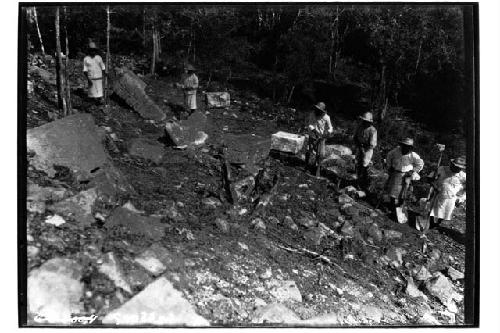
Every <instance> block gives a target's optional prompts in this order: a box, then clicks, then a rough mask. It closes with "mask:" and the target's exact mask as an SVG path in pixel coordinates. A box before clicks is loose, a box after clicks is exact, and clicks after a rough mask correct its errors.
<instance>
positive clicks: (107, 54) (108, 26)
mask: <svg viewBox="0 0 500 333" xmlns="http://www.w3.org/2000/svg"><path fill="white" fill-rule="evenodd" d="M109 14H110V11H109V6H107V7H106V20H107V28H106V76H105V77H104V104H105V105H106V106H107V105H108V97H109V91H108V81H109V80H108V78H109V73H110V70H109V60H110V59H109V58H110V57H111V54H110V50H109V35H110V31H111V20H110V17H109Z"/></svg>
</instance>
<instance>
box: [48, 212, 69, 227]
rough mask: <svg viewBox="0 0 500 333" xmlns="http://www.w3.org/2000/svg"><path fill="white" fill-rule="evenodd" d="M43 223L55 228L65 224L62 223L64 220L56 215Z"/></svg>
mask: <svg viewBox="0 0 500 333" xmlns="http://www.w3.org/2000/svg"><path fill="white" fill-rule="evenodd" d="M45 223H48V224H53V225H55V226H56V227H58V226H60V225H63V224H64V223H66V221H64V219H63V218H62V217H61V216H59V215H57V214H56V215H54V216H49V217H47V219H46V220H45Z"/></svg>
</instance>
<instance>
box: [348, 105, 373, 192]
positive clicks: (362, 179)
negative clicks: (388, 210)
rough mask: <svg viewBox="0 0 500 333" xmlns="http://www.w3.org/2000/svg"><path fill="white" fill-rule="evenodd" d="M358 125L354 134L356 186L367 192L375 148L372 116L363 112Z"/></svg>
mask: <svg viewBox="0 0 500 333" xmlns="http://www.w3.org/2000/svg"><path fill="white" fill-rule="evenodd" d="M359 119H360V121H361V122H360V124H359V125H358V128H357V129H356V132H355V134H354V144H355V145H356V174H357V176H358V186H359V187H360V189H362V190H363V191H367V190H368V185H369V180H368V168H369V166H370V163H371V161H372V157H373V149H374V148H375V147H376V146H377V130H376V129H375V127H374V126H373V114H372V113H371V112H365V113H364V114H363V115H362V116H360V117H359Z"/></svg>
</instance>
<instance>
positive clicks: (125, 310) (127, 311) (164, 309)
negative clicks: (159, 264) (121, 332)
mask: <svg viewBox="0 0 500 333" xmlns="http://www.w3.org/2000/svg"><path fill="white" fill-rule="evenodd" d="M102 322H103V324H114V325H164V326H209V322H208V321H207V320H206V319H205V318H203V317H201V316H200V315H198V314H197V313H196V312H195V310H194V308H193V306H192V305H191V304H189V302H188V301H187V300H186V299H185V298H184V296H183V295H182V293H181V292H180V291H178V290H176V289H175V288H174V286H173V285H172V283H170V281H168V280H167V279H166V278H164V277H161V278H159V279H157V280H156V281H154V282H153V283H151V284H149V285H148V286H147V287H146V288H145V289H144V290H143V291H141V292H140V293H139V294H137V295H135V296H134V297H133V298H132V299H130V300H129V301H128V302H126V303H125V304H123V305H122V306H121V307H119V308H118V309H116V310H114V311H111V312H110V313H108V314H107V315H106V317H104V319H103V320H102Z"/></svg>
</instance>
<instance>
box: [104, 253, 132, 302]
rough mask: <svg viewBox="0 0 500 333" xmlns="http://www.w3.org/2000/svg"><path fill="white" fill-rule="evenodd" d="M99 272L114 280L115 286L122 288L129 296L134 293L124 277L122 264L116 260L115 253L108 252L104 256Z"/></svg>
mask: <svg viewBox="0 0 500 333" xmlns="http://www.w3.org/2000/svg"><path fill="white" fill-rule="evenodd" d="M98 270H99V272H101V273H102V274H104V275H106V276H107V277H108V278H109V279H110V280H112V281H113V282H114V283H115V286H117V287H119V288H122V289H123V290H125V291H126V292H128V293H129V294H131V293H132V289H131V288H130V285H129V284H128V282H127V280H126V279H125V276H124V275H123V270H122V268H121V266H120V263H119V262H118V260H117V259H116V257H115V255H114V253H113V252H108V253H106V254H105V255H104V258H103V262H102V264H101V265H99V268H98Z"/></svg>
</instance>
